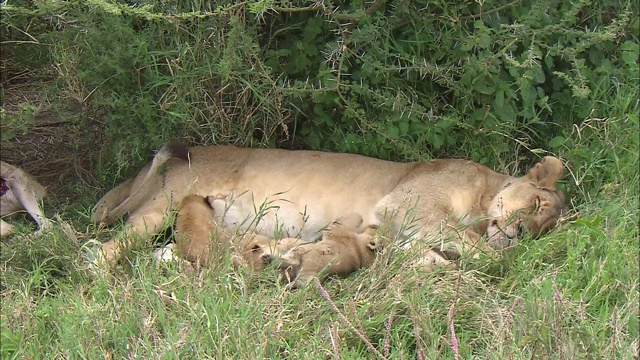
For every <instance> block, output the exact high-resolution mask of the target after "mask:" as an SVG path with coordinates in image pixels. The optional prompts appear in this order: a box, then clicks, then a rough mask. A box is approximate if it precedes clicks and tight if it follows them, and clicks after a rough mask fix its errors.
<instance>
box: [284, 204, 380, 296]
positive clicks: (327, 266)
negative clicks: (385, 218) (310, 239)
mask: <svg viewBox="0 0 640 360" xmlns="http://www.w3.org/2000/svg"><path fill="white" fill-rule="evenodd" d="M348 217H350V218H352V219H344V218H340V219H338V220H336V221H335V222H334V223H333V224H331V225H330V226H329V228H328V229H327V230H325V231H324V232H323V235H322V240H320V241H318V242H314V243H306V244H301V245H299V246H296V247H294V248H293V249H291V250H289V251H288V252H286V253H285V254H284V255H283V256H282V262H281V263H280V270H281V272H282V277H283V279H284V280H285V281H287V282H289V283H290V285H291V286H292V287H293V288H300V287H302V286H303V285H304V284H306V283H307V282H309V281H311V280H312V279H313V278H315V277H318V276H320V275H322V276H323V277H328V276H332V275H338V276H341V277H346V276H347V275H349V274H351V273H353V272H355V271H357V270H359V269H362V268H367V267H369V266H371V265H372V264H373V262H374V260H375V258H376V252H377V251H379V250H381V249H382V246H380V244H379V243H378V239H376V237H375V231H376V230H375V227H371V226H370V227H367V228H366V229H365V231H364V232H363V233H358V232H357V227H358V226H359V225H360V223H362V217H361V216H360V215H357V214H350V215H348ZM353 219H355V223H356V224H355V226H353V221H352V220H353ZM345 220H346V222H345ZM350 223H351V224H350Z"/></svg>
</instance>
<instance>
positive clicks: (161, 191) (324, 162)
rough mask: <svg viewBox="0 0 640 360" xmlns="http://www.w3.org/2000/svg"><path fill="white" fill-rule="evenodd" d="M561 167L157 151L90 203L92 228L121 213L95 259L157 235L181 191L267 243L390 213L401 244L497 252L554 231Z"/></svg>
mask: <svg viewBox="0 0 640 360" xmlns="http://www.w3.org/2000/svg"><path fill="white" fill-rule="evenodd" d="M184 159H188V160H187V161H185V160H184ZM160 170H162V171H160ZM563 171H564V167H563V164H562V162H561V161H560V160H558V159H556V158H554V157H551V156H547V157H545V158H543V159H542V160H541V161H540V162H539V163H538V164H536V165H535V166H534V167H533V168H531V169H530V170H529V172H528V173H527V174H526V175H525V176H523V177H521V178H516V177H512V176H508V175H502V174H498V173H496V172H494V171H492V170H490V169H489V168H487V167H485V166H483V165H480V164H477V163H474V162H472V161H467V160H457V159H449V160H436V161H433V162H430V163H419V162H412V163H398V162H391V161H385V160H379V159H374V158H369V157H365V156H361V155H353V154H337V153H327V152H318V151H289V150H279V149H245V148H237V147H232V146H208V147H192V148H189V149H188V151H187V150H186V149H184V148H179V147H177V146H175V145H173V144H171V145H165V146H164V147H163V148H162V149H161V150H160V151H159V152H158V154H157V155H156V156H155V158H154V160H153V161H152V163H151V165H148V166H147V167H145V168H144V169H143V170H142V171H141V172H140V173H139V174H138V175H137V176H136V177H134V178H132V179H129V180H127V181H125V182H124V183H123V184H121V185H119V186H117V187H116V188H115V189H113V190H111V191H110V192H108V193H107V194H106V195H105V196H104V197H103V198H102V199H101V200H100V201H99V202H98V204H97V205H96V207H95V210H94V212H93V214H92V219H93V221H95V222H98V221H103V222H105V223H106V224H111V223H113V222H114V221H116V220H117V219H118V218H121V217H123V216H125V215H128V219H127V222H126V225H125V228H124V229H123V230H122V232H121V233H120V234H119V235H117V236H116V237H115V238H114V239H112V240H110V241H108V242H106V243H105V244H103V246H102V251H101V255H102V257H101V258H100V259H98V261H100V262H101V263H103V264H104V265H106V266H109V265H112V264H114V263H115V262H116V261H117V260H118V259H119V258H120V257H121V256H122V253H123V252H125V251H127V250H128V249H129V247H130V245H131V244H130V241H131V240H130V239H135V238H138V237H137V236H132V235H134V234H138V235H146V236H149V235H150V234H156V233H158V232H159V231H160V230H161V229H162V227H163V224H164V220H165V218H166V217H167V213H168V211H169V210H170V209H171V208H173V207H174V206H175V205H177V204H178V203H179V202H180V201H181V200H182V199H184V198H185V197H186V196H187V195H190V194H197V195H200V196H208V195H215V194H221V195H223V197H224V198H225V199H229V200H228V201H229V203H230V206H229V207H228V208H229V210H230V211H227V212H226V213H225V214H224V218H223V221H222V224H221V225H223V226H235V225H239V226H241V227H243V228H245V229H247V230H248V229H250V230H252V231H255V232H257V233H259V234H262V235H265V236H269V237H271V236H272V235H273V234H274V232H275V231H276V229H277V230H278V231H282V232H284V233H285V234H286V235H287V236H289V237H299V238H301V239H302V240H305V241H309V240H313V239H315V238H317V237H318V235H319V234H320V231H321V230H322V229H323V228H325V227H326V226H327V225H329V224H330V223H331V222H332V221H333V220H334V219H336V218H339V217H340V216H342V215H345V214H348V213H358V214H362V215H363V217H364V225H367V226H368V225H378V224H380V223H381V222H382V221H383V220H384V219H385V217H386V215H387V214H389V213H394V214H395V217H394V220H393V221H394V224H395V230H396V231H401V232H402V235H404V236H406V237H407V238H409V240H410V241H413V240H414V239H426V241H430V242H433V244H434V246H438V247H439V248H440V249H441V250H446V251H448V252H449V253H459V252H460V251H462V250H463V249H468V248H474V247H481V248H484V249H503V248H506V247H509V246H512V245H514V244H516V243H517V241H518V237H519V235H520V234H521V233H522V232H523V231H526V232H528V233H529V234H530V235H531V236H532V237H538V236H540V235H542V234H544V233H546V232H547V231H549V230H551V229H552V228H553V227H554V226H555V224H556V222H557V221H558V219H559V217H560V214H561V212H562V211H563V209H565V198H564V195H563V193H562V192H561V191H559V190H557V189H556V188H555V184H556V182H557V181H558V180H559V179H560V177H561V176H562V174H563ZM231 203H232V206H231ZM409 220H410V221H409ZM408 223H409V225H407V224H408ZM482 235H486V236H487V240H486V243H487V244H488V245H489V246H485V245H484V242H480V241H479V240H480V237H481V236H482ZM445 240H446V241H445Z"/></svg>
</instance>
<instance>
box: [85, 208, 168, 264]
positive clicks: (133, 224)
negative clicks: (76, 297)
mask: <svg viewBox="0 0 640 360" xmlns="http://www.w3.org/2000/svg"><path fill="white" fill-rule="evenodd" d="M145 209H146V211H145ZM153 209H154V210H150V209H149V207H145V208H143V209H140V210H139V211H137V212H136V213H134V214H131V215H130V216H129V219H128V220H127V222H126V223H125V225H124V229H122V231H120V232H119V233H118V235H116V237H115V238H113V239H111V240H109V241H107V242H106V243H104V244H103V245H102V248H101V249H100V252H99V255H98V259H96V262H97V265H99V266H103V267H104V268H110V267H113V266H114V265H115V264H116V263H117V262H118V260H120V258H121V257H122V256H123V254H125V253H126V252H128V251H129V250H130V249H131V246H132V245H133V244H134V242H135V241H138V240H139V239H148V238H150V237H151V236H153V235H156V234H158V233H160V231H161V230H162V229H163V228H164V225H165V219H166V218H167V215H166V207H153Z"/></svg>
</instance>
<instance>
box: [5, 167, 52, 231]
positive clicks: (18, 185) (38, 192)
mask: <svg viewBox="0 0 640 360" xmlns="http://www.w3.org/2000/svg"><path fill="white" fill-rule="evenodd" d="M0 177H1V178H2V179H3V181H4V185H5V186H6V187H7V188H8V189H7V190H6V193H5V194H3V195H2V197H0V216H3V217H4V216H11V215H13V214H15V213H17V212H19V211H22V210H26V211H27V213H28V214H29V215H30V216H31V217H32V218H33V220H35V222H36V223H37V224H38V228H39V231H41V230H43V229H46V228H47V227H48V226H49V225H50V221H49V220H48V219H47V218H46V217H45V215H44V211H43V210H42V208H41V206H40V204H41V202H42V199H43V198H44V195H45V193H46V189H45V187H44V186H42V185H41V184H40V183H38V182H37V181H36V180H35V179H34V178H33V177H31V176H30V175H29V174H27V173H26V172H24V171H23V170H21V169H19V168H17V167H15V166H12V165H9V164H7V163H6V162H4V161H0ZM13 232H14V229H13V226H11V225H9V224H8V223H6V222H5V221H4V220H2V219H0V238H4V237H7V236H9V235H11V234H12V233H13Z"/></svg>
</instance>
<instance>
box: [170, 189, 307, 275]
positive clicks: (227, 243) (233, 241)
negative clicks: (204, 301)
mask: <svg viewBox="0 0 640 360" xmlns="http://www.w3.org/2000/svg"><path fill="white" fill-rule="evenodd" d="M215 218H216V214H215V212H214V210H213V209H212V207H211V205H210V201H209V200H207V199H206V198H204V197H202V196H198V195H188V196H186V197H185V198H184V199H183V200H182V202H181V203H180V206H179V211H178V216H177V218H176V225H175V233H176V246H177V248H176V251H177V255H178V256H179V257H182V258H184V259H186V260H189V261H190V262H192V263H193V264H194V265H195V266H196V268H201V267H203V266H205V267H206V266H208V265H210V261H211V260H212V259H210V255H211V254H212V252H214V253H215V250H221V251H224V249H228V248H232V249H234V254H233V255H232V256H233V264H234V266H236V267H239V266H246V265H248V266H250V267H251V268H253V269H255V270H262V269H263V268H264V267H265V266H267V265H268V264H269V263H270V262H271V260H272V258H274V257H280V256H281V254H283V253H284V252H286V251H287V250H289V249H290V248H291V247H293V246H294V245H295V244H297V243H298V239H290V238H286V239H281V240H275V239H271V238H267V237H265V236H262V235H257V234H253V233H245V234H235V233H234V231H233V230H231V229H223V228H221V227H220V226H218V225H217V224H216V221H215Z"/></svg>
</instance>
